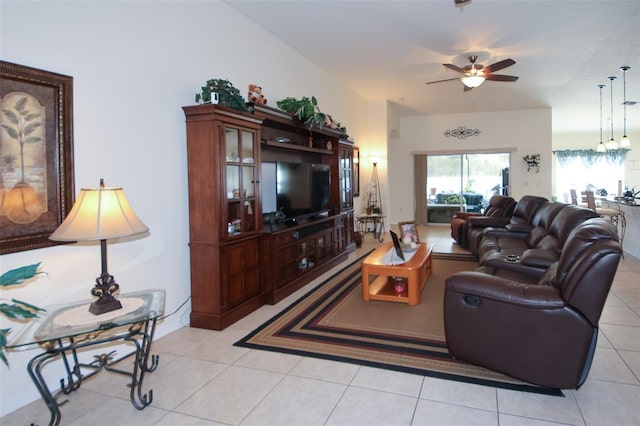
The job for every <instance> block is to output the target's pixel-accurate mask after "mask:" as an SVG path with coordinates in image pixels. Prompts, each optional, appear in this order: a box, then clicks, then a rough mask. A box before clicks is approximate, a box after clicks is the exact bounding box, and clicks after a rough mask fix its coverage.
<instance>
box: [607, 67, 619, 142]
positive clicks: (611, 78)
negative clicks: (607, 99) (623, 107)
mask: <svg viewBox="0 0 640 426" xmlns="http://www.w3.org/2000/svg"><path fill="white" fill-rule="evenodd" d="M616 78H618V77H616V76H615V75H612V76H610V77H609V81H610V82H611V84H610V85H609V86H610V89H611V104H610V105H611V115H610V116H609V121H610V122H611V133H610V135H609V136H610V138H609V142H607V145H606V146H607V151H613V150H615V149H618V142H616V140H615V139H614V138H613V81H614V80H615V79H616Z"/></svg>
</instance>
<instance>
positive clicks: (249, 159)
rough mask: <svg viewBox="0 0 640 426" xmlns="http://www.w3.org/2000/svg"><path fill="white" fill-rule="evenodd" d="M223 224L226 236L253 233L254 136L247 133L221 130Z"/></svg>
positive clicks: (246, 131)
mask: <svg viewBox="0 0 640 426" xmlns="http://www.w3.org/2000/svg"><path fill="white" fill-rule="evenodd" d="M224 135H225V153H224V156H225V159H226V176H225V179H226V201H227V209H226V210H227V215H226V217H227V222H226V224H225V229H224V232H225V233H226V235H227V236H228V237H233V236H237V235H241V234H243V233H247V232H252V231H256V230H257V229H258V222H257V220H258V217H257V214H256V211H255V210H256V199H257V198H256V197H257V193H258V188H257V183H258V175H257V173H258V169H257V167H256V164H257V158H256V152H257V150H256V146H255V144H256V137H255V132H254V131H251V130H245V129H239V128H235V127H225V128H224Z"/></svg>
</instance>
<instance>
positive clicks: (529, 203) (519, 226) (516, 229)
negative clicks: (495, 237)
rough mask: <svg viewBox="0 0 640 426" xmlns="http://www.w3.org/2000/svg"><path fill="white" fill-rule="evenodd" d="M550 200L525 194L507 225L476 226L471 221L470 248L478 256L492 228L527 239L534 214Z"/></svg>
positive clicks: (469, 232)
mask: <svg viewBox="0 0 640 426" xmlns="http://www.w3.org/2000/svg"><path fill="white" fill-rule="evenodd" d="M548 201H549V200H547V199H546V198H544V197H539V196H536V195H525V196H523V197H522V198H521V199H520V200H519V201H518V202H517V204H516V206H515V208H514V209H513V215H512V216H511V218H510V220H509V222H508V223H507V224H506V225H499V226H493V225H490V226H478V227H476V226H475V222H474V223H471V224H470V225H469V230H468V231H467V234H468V235H469V237H468V240H469V250H471V253H473V255H474V256H476V257H478V256H479V246H480V242H481V241H482V239H483V238H484V235H485V234H486V233H487V232H488V231H491V230H499V231H506V232H509V233H511V234H513V236H514V238H515V237H517V236H518V235H520V238H522V239H525V238H526V237H527V234H528V233H529V231H530V230H531V228H532V226H531V225H530V222H531V220H532V218H533V215H534V214H535V213H536V211H538V209H539V208H540V206H541V205H542V204H544V203H546V202H548Z"/></svg>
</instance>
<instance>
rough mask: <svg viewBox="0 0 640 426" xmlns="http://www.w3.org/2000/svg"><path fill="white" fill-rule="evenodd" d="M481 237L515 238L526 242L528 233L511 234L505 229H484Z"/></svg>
mask: <svg viewBox="0 0 640 426" xmlns="http://www.w3.org/2000/svg"><path fill="white" fill-rule="evenodd" d="M482 232H483V235H484V236H488V237H498V238H515V239H518V240H526V239H527V236H528V235H529V233H528V232H513V231H510V230H509V229H507V228H494V227H489V228H484V231H482Z"/></svg>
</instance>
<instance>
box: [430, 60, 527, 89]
mask: <svg viewBox="0 0 640 426" xmlns="http://www.w3.org/2000/svg"><path fill="white" fill-rule="evenodd" d="M468 59H469V65H466V66H464V67H462V68H460V67H458V66H456V65H453V64H442V65H444V66H445V67H447V68H449V69H452V70H454V71H457V72H459V73H460V74H463V77H459V78H448V79H446V80H437V81H429V82H427V83H426V84H434V83H442V82H443V81H453V80H460V81H462V83H463V84H464V91H465V92H466V91H469V90H471V89H473V88H474V87H478V86H480V85H481V84H482V83H483V82H484V81H485V80H492V81H516V80H517V79H518V77H516V76H515V75H503V74H493V73H494V72H495V71H500V70H501V69H504V68H507V67H510V66H511V65H514V64H515V63H516V61H514V60H513V59H504V60H502V61H499V62H496V63H495V64H491V65H487V66H486V67H485V66H483V65H482V64H478V63H477V61H478V57H477V56H469V58H468Z"/></svg>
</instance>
